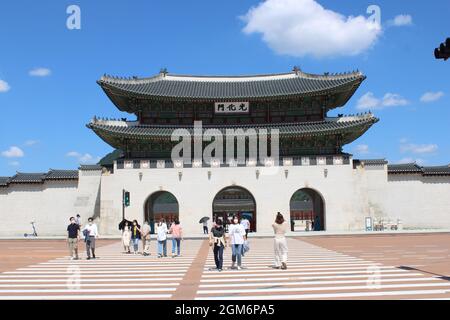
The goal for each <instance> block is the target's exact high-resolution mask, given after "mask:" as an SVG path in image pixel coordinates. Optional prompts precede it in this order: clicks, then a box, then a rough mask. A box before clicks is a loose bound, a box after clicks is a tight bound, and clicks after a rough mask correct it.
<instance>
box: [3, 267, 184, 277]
mask: <svg viewBox="0 0 450 320" xmlns="http://www.w3.org/2000/svg"><path fill="white" fill-rule="evenodd" d="M186 271H187V269H179V270H153V269H150V268H148V269H146V270H126V269H122V270H113V271H108V270H107V271H101V270H100V271H86V270H83V269H80V270H79V271H76V272H75V271H73V270H71V271H70V272H68V271H8V272H4V273H3V274H8V275H18V276H19V275H30V274H34V275H47V274H48V275H73V274H81V275H88V274H93V275H94V274H117V273H120V274H132V273H173V274H185V273H186Z"/></svg>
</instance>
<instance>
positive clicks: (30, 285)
mask: <svg viewBox="0 0 450 320" xmlns="http://www.w3.org/2000/svg"><path fill="white" fill-rule="evenodd" d="M178 285H180V283H179V282H167V283H153V282H146V283H142V282H138V283H136V282H131V281H130V280H128V282H127V283H101V284H98V283H80V287H171V286H178ZM22 287H23V288H27V287H37V288H41V287H42V288H53V287H55V288H56V287H66V288H67V284H63V283H52V284H42V283H41V284H0V288H22Z"/></svg>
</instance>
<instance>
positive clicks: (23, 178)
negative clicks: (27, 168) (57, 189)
mask: <svg viewBox="0 0 450 320" xmlns="http://www.w3.org/2000/svg"><path fill="white" fill-rule="evenodd" d="M46 180H78V170H56V169H50V170H49V171H48V172H37V173H34V172H33V173H29V172H17V173H16V174H15V175H14V176H12V177H0V187H7V186H8V185H10V184H15V183H44V181H46Z"/></svg>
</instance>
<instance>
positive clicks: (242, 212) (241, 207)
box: [212, 186, 256, 232]
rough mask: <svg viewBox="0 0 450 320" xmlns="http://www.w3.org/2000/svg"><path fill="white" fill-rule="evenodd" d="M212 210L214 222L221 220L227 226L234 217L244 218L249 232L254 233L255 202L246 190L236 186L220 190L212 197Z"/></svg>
mask: <svg viewBox="0 0 450 320" xmlns="http://www.w3.org/2000/svg"><path fill="white" fill-rule="evenodd" d="M212 210H213V220H214V221H215V220H216V219H218V218H222V220H223V222H224V223H225V224H228V223H230V222H231V219H232V217H233V216H235V215H236V216H238V217H239V218H242V217H246V218H247V219H248V220H249V221H250V232H256V202H255V198H254V197H253V195H252V194H251V193H250V192H249V191H248V190H247V189H244V188H242V187H237V186H231V187H226V188H224V189H222V190H221V191H219V192H218V193H217V194H216V196H215V197H214V201H213V205H212Z"/></svg>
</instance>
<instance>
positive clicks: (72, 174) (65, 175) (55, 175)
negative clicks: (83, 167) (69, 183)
mask: <svg viewBox="0 0 450 320" xmlns="http://www.w3.org/2000/svg"><path fill="white" fill-rule="evenodd" d="M45 179H46V180H64V179H66V180H71V179H78V170H55V169H50V171H49V172H48V173H47V175H46V177H45Z"/></svg>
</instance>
